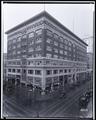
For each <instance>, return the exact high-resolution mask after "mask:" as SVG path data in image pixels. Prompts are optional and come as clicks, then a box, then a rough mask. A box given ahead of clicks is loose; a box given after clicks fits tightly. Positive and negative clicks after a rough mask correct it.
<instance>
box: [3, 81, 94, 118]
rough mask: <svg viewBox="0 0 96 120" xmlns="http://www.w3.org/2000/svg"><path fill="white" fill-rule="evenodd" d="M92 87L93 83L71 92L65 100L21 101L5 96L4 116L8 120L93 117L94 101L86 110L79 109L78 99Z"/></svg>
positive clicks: (87, 83) (18, 98) (89, 82)
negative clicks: (13, 118)
mask: <svg viewBox="0 0 96 120" xmlns="http://www.w3.org/2000/svg"><path fill="white" fill-rule="evenodd" d="M90 86H91V81H88V82H86V83H85V84H82V85H81V86H79V87H76V88H75V89H72V90H70V91H69V92H68V93H67V96H66V97H65V98H58V99H56V98H54V99H52V100H48V101H35V102H33V101H31V102H30V101H29V102H28V103H27V104H25V102H24V103H23V102H22V101H20V98H21V97H18V96H17V99H16V98H15V96H7V95H4V96H3V98H4V105H3V116H5V117H6V118H7V117H8V118H12V117H17V118H18V117H24V118H30V117H31V118H36V117H39V118H43V117H44V118H50V117H51V118H53V117H60V118H62V117H77V118H78V117H81V118H82V117H84V118H87V117H92V99H91V100H90V102H89V104H88V107H87V108H86V109H85V110H84V109H81V110H80V108H79V104H78V99H79V97H80V96H82V94H84V93H85V92H86V91H87V90H88V88H89V87H90Z"/></svg>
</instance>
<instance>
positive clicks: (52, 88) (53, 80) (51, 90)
mask: <svg viewBox="0 0 96 120" xmlns="http://www.w3.org/2000/svg"><path fill="white" fill-rule="evenodd" d="M53 82H54V80H53V77H52V83H51V91H54V89H53Z"/></svg>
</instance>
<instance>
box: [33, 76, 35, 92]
mask: <svg viewBox="0 0 96 120" xmlns="http://www.w3.org/2000/svg"><path fill="white" fill-rule="evenodd" d="M34 85H35V77H33V91H34V90H35V86H34Z"/></svg>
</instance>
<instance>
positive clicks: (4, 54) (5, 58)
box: [3, 53, 7, 82]
mask: <svg viewBox="0 0 96 120" xmlns="http://www.w3.org/2000/svg"><path fill="white" fill-rule="evenodd" d="M6 61H7V53H3V82H5V80H6Z"/></svg>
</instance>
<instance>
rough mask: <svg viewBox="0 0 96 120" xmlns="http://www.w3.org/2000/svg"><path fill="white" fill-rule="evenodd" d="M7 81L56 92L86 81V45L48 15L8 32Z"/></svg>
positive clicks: (43, 14) (45, 13)
mask: <svg viewBox="0 0 96 120" xmlns="http://www.w3.org/2000/svg"><path fill="white" fill-rule="evenodd" d="M6 34H7V39H8V47H7V48H8V50H7V52H8V54H7V80H8V81H12V83H14V84H17V83H20V84H25V85H28V84H31V85H32V86H33V88H35V87H39V88H41V89H42V94H44V91H46V89H48V90H49V91H53V90H55V89H58V87H60V86H63V87H64V86H66V85H70V84H73V83H74V84H75V83H76V82H77V81H81V80H86V75H87V44H86V43H85V42H84V41H83V40H81V39H80V38H79V37H78V36H76V35H75V34H74V33H72V32H71V31H70V30H68V29H67V28H66V27H65V26H64V25H62V24H61V23H60V22H58V21H57V20H56V19H55V18H53V17H52V16H51V15H50V14H48V13H47V12H45V11H44V12H41V13H40V14H38V15H36V16H34V17H33V18H31V19H29V20H27V21H25V22H23V23H21V24H19V25H17V26H16V27H14V28H12V29H10V30H8V31H7V32H6Z"/></svg>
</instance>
